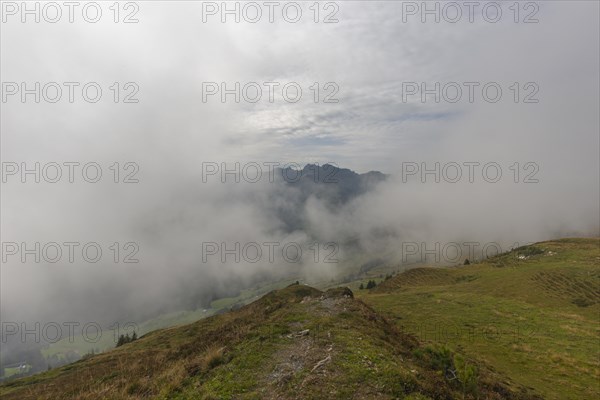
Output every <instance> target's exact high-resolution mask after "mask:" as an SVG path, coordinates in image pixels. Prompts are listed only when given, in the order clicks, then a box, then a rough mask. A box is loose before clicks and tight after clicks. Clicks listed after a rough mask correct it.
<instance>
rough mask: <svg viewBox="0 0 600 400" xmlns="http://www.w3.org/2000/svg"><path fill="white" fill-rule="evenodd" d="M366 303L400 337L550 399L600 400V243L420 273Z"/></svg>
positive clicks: (551, 245) (539, 248)
mask: <svg viewBox="0 0 600 400" xmlns="http://www.w3.org/2000/svg"><path fill="white" fill-rule="evenodd" d="M536 253H537V254H536ZM358 295H359V296H361V298H362V299H363V300H364V301H365V302H366V303H368V304H370V305H371V306H373V307H374V309H375V310H377V311H379V312H381V313H383V314H384V315H386V316H387V317H388V318H389V319H390V320H393V321H395V323H396V325H397V327H398V328H399V329H401V330H403V331H405V332H412V333H414V334H415V335H416V336H417V337H418V338H419V339H420V340H422V341H425V342H430V343H445V344H446V345H447V346H449V347H450V348H453V349H460V351H461V352H464V353H465V354H467V355H469V356H473V357H476V358H478V359H481V360H483V361H485V362H486V363H488V364H490V365H493V366H494V368H495V369H496V370H497V371H498V372H500V373H502V374H504V375H506V376H509V377H511V378H512V379H513V380H514V381H515V382H518V383H520V384H522V385H526V386H529V387H532V388H534V389H535V390H536V392H538V393H541V394H542V395H543V396H544V397H545V398H548V399H591V398H599V397H600V325H599V323H600V240H598V239H565V240H560V241H552V242H543V243H538V244H536V245H534V246H528V247H527V248H522V249H519V250H517V251H513V252H511V253H509V254H505V255H502V256H499V257H495V258H493V259H490V260H487V261H486V262H484V263H482V264H478V265H470V266H465V267H461V268H444V269H433V268H419V269H415V270H410V271H407V272H405V273H403V274H400V275H398V276H396V277H394V278H393V279H391V280H389V281H387V282H385V283H384V284H382V285H381V286H380V287H379V288H377V289H376V290H374V291H372V292H371V293H368V294H367V293H366V292H364V291H361V292H360V293H359V294H358Z"/></svg>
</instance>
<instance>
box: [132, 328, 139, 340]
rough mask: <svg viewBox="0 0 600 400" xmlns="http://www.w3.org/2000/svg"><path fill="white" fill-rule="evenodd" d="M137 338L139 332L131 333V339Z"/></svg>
mask: <svg viewBox="0 0 600 400" xmlns="http://www.w3.org/2000/svg"><path fill="white" fill-rule="evenodd" d="M137 338H138V337H137V333H136V332H135V331H133V335H131V341H132V342H133V341H134V340H137Z"/></svg>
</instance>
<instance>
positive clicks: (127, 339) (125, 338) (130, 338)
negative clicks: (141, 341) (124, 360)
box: [115, 331, 138, 347]
mask: <svg viewBox="0 0 600 400" xmlns="http://www.w3.org/2000/svg"><path fill="white" fill-rule="evenodd" d="M137 338H138V337H137V333H136V332H135V331H133V334H132V335H131V336H129V333H127V334H125V335H120V336H119V339H118V340H117V345H116V346H115V347H121V346H123V345H124V344H127V343H131V342H133V341H136V340H137Z"/></svg>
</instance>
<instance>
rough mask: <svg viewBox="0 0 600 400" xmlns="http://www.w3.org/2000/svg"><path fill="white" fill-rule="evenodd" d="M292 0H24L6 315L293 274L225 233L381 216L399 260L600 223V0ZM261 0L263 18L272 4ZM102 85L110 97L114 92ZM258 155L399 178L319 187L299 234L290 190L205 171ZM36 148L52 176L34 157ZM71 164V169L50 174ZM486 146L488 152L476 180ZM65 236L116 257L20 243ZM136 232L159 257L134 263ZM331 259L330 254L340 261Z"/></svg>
mask: <svg viewBox="0 0 600 400" xmlns="http://www.w3.org/2000/svg"><path fill="white" fill-rule="evenodd" d="M7 3H10V4H9V5H7ZM289 3H290V2H287V4H288V6H287V8H286V9H285V10H286V11H285V12H284V11H283V10H284V5H286V2H281V4H280V5H279V6H277V8H276V9H275V10H274V11H273V22H270V21H269V18H268V13H269V9H268V7H267V6H265V5H264V4H263V2H256V3H252V4H253V6H252V7H254V8H244V3H238V5H237V7H239V10H240V15H239V19H240V20H239V22H236V21H235V15H234V14H223V13H222V4H221V2H216V3H215V2H204V3H201V2H190V1H175V2H166V1H144V2H130V3H127V4H128V5H126V4H125V3H121V4H120V7H119V13H118V22H115V18H116V17H117V15H116V14H115V10H114V9H111V8H110V7H111V5H112V2H98V3H97V4H98V8H100V10H101V17H100V18H99V21H98V22H95V23H92V22H89V21H91V20H94V19H95V18H96V17H95V15H96V14H95V10H96V9H95V8H91V9H89V8H88V9H86V10H87V11H86V13H85V14H84V13H83V11H82V10H83V8H84V5H85V4H86V2H82V3H81V6H80V7H79V8H76V9H75V10H74V11H73V19H74V21H73V22H72V23H70V22H69V20H68V8H67V7H66V6H64V5H61V4H62V3H58V4H59V8H60V11H61V18H60V20H58V21H57V22H55V23H52V22H48V20H53V19H55V18H57V14H55V11H56V10H55V9H51V8H44V7H45V3H39V4H40V5H39V9H40V16H39V17H40V18H39V19H40V21H39V22H36V21H35V19H34V18H35V15H33V14H32V15H28V14H25V15H22V10H21V9H20V7H21V3H20V2H16V3H13V2H6V3H3V6H2V7H3V8H2V18H3V20H2V25H1V32H0V33H1V38H0V45H1V54H0V55H1V61H0V67H1V71H0V75H1V81H2V103H1V121H0V128H1V146H0V147H1V150H0V155H1V158H2V172H3V177H2V178H3V181H2V193H1V201H2V202H1V213H2V215H1V216H2V218H1V219H2V223H1V234H2V242H3V256H6V259H3V260H2V261H3V263H2V269H1V270H0V277H1V284H0V286H1V300H2V302H1V306H0V309H1V311H2V320H3V321H39V320H41V321H49V320H57V321H64V320H73V319H76V320H82V319H87V320H90V319H97V320H99V321H102V322H103V323H108V322H109V321H110V320H111V319H112V320H114V319H118V318H122V317H123V314H127V315H128V316H130V315H133V314H132V312H133V311H131V310H139V309H144V308H148V309H152V310H155V309H159V308H160V306H159V304H161V303H165V302H170V301H176V300H173V299H176V298H178V293H179V292H180V291H182V290H188V291H189V290H198V291H201V290H203V289H202V286H199V287H194V286H193V284H192V283H191V282H197V281H189V285H188V286H190V287H188V286H185V285H183V286H182V283H181V282H182V281H183V282H185V281H186V279H187V278H188V277H189V276H190V274H192V273H194V274H200V276H201V277H202V278H206V279H203V280H201V281H204V284H208V283H207V282H210V284H211V285H213V284H216V283H215V282H219V283H218V284H223V285H224V284H225V283H224V282H227V280H228V279H232V278H239V279H241V280H242V281H243V280H245V279H250V277H251V276H253V274H255V273H259V272H260V273H266V274H270V275H269V276H273V277H275V276H278V273H279V272H277V271H280V270H279V269H277V266H276V265H275V264H276V263H269V262H259V263H255V264H252V265H250V264H251V263H250V264H249V263H233V264H230V263H222V262H217V261H215V262H214V263H213V264H211V265H204V264H201V263H200V262H199V261H198V260H199V258H200V254H202V253H201V251H202V249H201V247H202V245H201V243H205V242H208V241H210V242H219V243H220V242H222V241H228V242H236V241H237V242H241V243H246V242H249V241H256V242H264V241H269V240H270V241H279V242H284V241H299V242H306V241H309V240H310V239H311V238H315V237H316V238H318V239H319V240H321V241H323V243H325V242H343V241H344V240H346V239H348V238H358V240H359V242H360V246H359V247H360V249H363V250H365V251H367V252H370V253H381V254H386V256H389V257H390V260H393V261H397V259H398V258H399V257H400V255H399V253H398V249H399V248H400V247H401V246H400V243H401V242H404V241H411V242H419V243H421V242H423V241H424V242H427V243H436V242H440V243H449V242H451V241H480V242H482V243H483V242H486V241H498V242H501V243H515V242H521V243H526V242H533V241H538V240H547V239H551V238H557V237H564V236H573V235H588V236H589V235H595V236H598V235H599V233H598V232H599V225H600V223H599V219H600V215H599V212H600V211H599V208H600V203H599V202H600V194H599V191H600V188H599V179H600V178H599V172H598V171H599V169H600V165H599V146H600V143H599V131H600V122H599V109H600V102H599V91H600V79H599V71H600V61H599V60H600V58H599V49H600V43H599V41H600V39H599V37H600V34H599V21H598V15H599V7H600V6H599V4H598V3H597V2H591V1H547V2H543V1H540V2H529V3H526V2H521V3H519V4H520V6H519V7H518V13H517V10H516V9H514V8H512V9H511V8H510V7H511V5H512V4H513V2H499V3H494V2H492V3H493V4H492V5H490V4H489V3H490V2H478V3H477V4H478V5H477V7H476V8H475V9H474V11H473V15H472V17H473V22H471V21H470V20H469V18H470V15H469V10H468V9H467V8H464V6H463V7H462V8H461V13H462V14H461V15H462V16H461V17H460V18H458V14H455V11H456V10H455V9H452V8H450V7H448V6H447V5H446V3H436V2H428V4H429V6H430V7H431V9H433V7H436V4H437V7H439V9H440V13H441V14H440V18H439V19H440V20H439V22H436V21H435V15H433V14H424V13H423V11H424V10H423V9H421V4H422V3H421V2H400V1H398V2H393V1H368V2H367V1H337V2H321V3H319V6H318V7H315V6H314V5H313V2H296V3H293V2H292V3H293V4H291V5H289ZM458 3H459V4H462V2H458ZM29 4H30V5H31V7H32V9H33V7H34V3H33V2H31V3H29ZM454 4H456V3H454ZM228 5H229V7H231V8H230V9H233V7H235V6H236V2H228ZM255 5H257V6H255ZM246 7H248V6H246ZM256 7H258V9H260V10H261V13H262V17H261V18H260V20H259V21H258V22H256V23H252V22H251V21H250V20H252V19H253V18H254V17H255V15H257V14H254V12H255V10H256ZM310 7H313V8H310ZM498 7H499V8H500V10H501V12H502V14H501V15H500V14H497V13H496V12H497V10H498ZM513 7H514V6H513ZM297 9H300V10H302V14H301V17H300V18H299V20H298V21H297V22H292V21H294V20H295V19H296V17H297V15H298V14H296V13H295V12H296V11H297ZM484 9H485V10H486V11H485V12H486V13H484V11H483V10H484ZM44 10H45V11H44ZM244 10H245V11H244ZM316 10H318V22H315V18H316ZM22 18H25V22H22ZM222 18H225V22H223V20H222ZM125 19H128V21H129V22H132V23H125V22H124V20H125ZM455 19H456V21H455V22H451V20H455ZM134 20H137V22H134ZM496 20H497V21H496ZM325 21H327V23H326V22H325ZM493 21H496V22H493ZM536 21H537V22H536ZM35 82H40V89H39V91H38V93H39V96H40V101H39V102H36V101H35V96H36V94H35V93H34V94H31V93H30V94H28V95H25V97H24V99H25V101H24V102H23V101H22V100H23V98H22V97H21V95H22V89H23V88H25V89H29V90H33V91H34V92H35ZM52 82H55V84H49V83H52ZM65 82H71V84H69V85H71V86H69V85H67V84H65ZM22 83H25V86H24V87H23V86H21V84H22ZM236 83H239V87H240V90H239V92H238V94H239V98H240V100H239V102H236V101H235V97H236V94H235V93H233V94H232V93H231V92H230V94H228V95H225V97H224V99H225V101H222V97H221V95H222V89H223V88H225V89H228V90H230V91H231V90H232V89H235V88H236ZM222 84H223V85H225V86H224V87H223V86H222ZM436 84H439V90H438V91H437V95H438V97H439V102H436V101H435V100H436V93H435V92H436V90H435V88H436ZM85 85H88V86H85ZM269 85H271V86H269ZM286 85H287V86H286ZM423 85H424V86H423ZM57 86H58V87H60V89H61V91H62V92H61V96H60V98H59V99H58V100H57V101H56V102H51V101H49V100H53V99H55V98H57V96H58V94H57V93H58V92H57V91H56V87H57ZM84 86H85V87H88V89H89V91H86V92H85V93H86V96H88V97H87V98H86V97H84V94H83V92H82V88H83V87H84ZM69 87H73V101H72V102H70V101H69ZM90 87H91V89H90ZM97 87H100V89H101V90H102V96H101V97H100V98H99V100H98V101H97V102H92V101H91V100H94V96H95V93H96V92H95V90H96V89H95V88H97ZM244 87H245V88H246V89H242V88H244ZM257 87H258V88H260V94H261V97H260V99H259V100H257V101H256V102H253V100H254V99H256V98H257V94H258V93H259V92H257V91H256V89H257ZM270 87H274V89H273V98H272V99H270V94H271V92H270V89H269V88H270ZM283 87H287V88H288V89H289V90H288V91H283ZM43 88H46V89H47V91H46V89H43ZM297 88H300V89H301V91H302V95H301V96H300V97H299V99H298V100H297V101H295V100H296V95H297V93H298V91H297ZM317 88H318V90H317ZM457 88H459V89H460V90H461V93H462V97H461V98H460V100H456V99H457V95H458V91H457ZM470 88H472V90H473V92H472V93H470ZM484 88H486V89H485V90H484ZM498 88H500V90H501V91H502V95H501V96H500V97H498V96H497V93H498V92H497V90H498ZM422 89H426V90H429V92H427V93H429V94H427V93H426V94H425V95H423V93H422V92H423V91H422ZM244 90H246V91H244ZM215 91H216V92H215ZM233 91H234V92H235V90H233ZM432 91H433V92H432ZM117 92H118V94H119V97H118V101H115V94H116V93H117ZM470 94H472V101H470V99H469V95H470ZM286 96H287V97H286ZM315 96H316V97H315ZM315 98H316V101H315ZM248 99H250V100H251V101H249V100H248ZM454 100H456V102H454ZM126 101H130V102H126ZM131 101H133V102H131ZM252 162H255V163H259V164H260V165H265V164H264V163H280V165H286V164H288V163H295V164H292V165H299V166H303V165H304V164H306V163H320V164H325V163H334V164H336V165H338V166H340V167H344V168H349V169H352V170H354V171H357V172H359V173H365V172H368V171H372V170H376V171H381V172H384V173H386V174H390V175H391V178H390V179H389V181H388V182H387V183H386V184H385V185H383V186H382V187H380V188H379V189H377V190H375V191H373V192H372V193H369V194H367V195H365V196H363V197H361V198H359V199H357V200H356V201H354V202H352V203H351V204H348V205H346V206H344V207H340V208H339V209H336V210H333V211H332V210H331V209H329V208H327V207H326V206H325V205H323V204H321V203H319V201H318V200H317V199H310V200H309V201H308V202H307V204H306V206H305V209H303V210H301V212H302V213H303V215H304V216H305V217H306V221H307V225H306V228H305V229H301V230H298V231H297V232H294V233H293V234H292V235H289V234H288V233H285V234H284V233H282V230H281V228H280V226H279V221H277V220H276V219H275V218H273V215H272V214H271V213H270V212H269V207H270V206H271V203H270V201H272V198H273V193H274V192H277V190H278V189H276V188H274V187H273V185H268V184H267V185H263V184H248V182H242V184H241V185H224V184H221V182H220V181H219V179H218V178H217V177H218V174H217V175H215V176H213V175H210V176H209V178H210V179H209V182H204V179H203V177H204V178H206V170H205V168H206V164H203V163H217V164H218V165H219V166H221V163H228V165H229V167H230V168H233V167H232V165H234V164H235V163H239V164H240V165H242V166H244V165H248V163H252ZM23 163H24V164H23ZM35 163H40V176H41V178H40V182H39V183H37V182H35V176H34V175H32V174H29V175H27V174H25V175H24V176H23V174H22V170H23V167H24V166H25V167H27V168H29V169H33V168H35ZM54 163H57V164H59V165H60V166H61V172H62V175H61V179H59V180H58V182H56V183H51V182H49V181H51V180H52V179H53V178H52V177H53V176H54V172H53V171H55V169H53V168H54V167H55V164H54ZM64 163H78V164H70V165H72V166H73V168H74V175H73V182H69V179H68V177H67V175H68V171H69V169H68V167H67V166H66V165H65V164H64ZM89 163H96V164H92V165H91V166H89V168H90V169H86V175H85V178H84V177H83V175H82V173H81V171H82V169H83V166H84V165H87V164H89ZM115 163H117V164H115ZM436 163H439V165H440V167H439V168H440V175H441V179H440V182H436V181H435V176H433V175H425V176H424V179H425V182H423V181H422V179H421V172H422V170H424V169H432V168H433V169H435V166H436ZM465 163H467V164H466V165H473V168H475V169H474V177H473V181H472V182H470V181H469V179H468V178H467V175H468V172H469V169H468V166H465ZM469 163H476V164H469ZM457 164H458V165H459V166H461V174H462V175H461V179H459V180H458V182H456V183H454V182H452V180H453V178H452V177H453V176H454V175H453V174H452V168H454V167H455V166H456V165H457ZM488 164H490V165H491V167H492V170H491V172H490V170H486V172H485V175H484V172H483V166H484V165H488ZM415 166H416V167H417V168H418V170H417V172H415V171H414V168H415ZM44 167H46V169H45V170H44ZM444 167H447V169H444ZM15 168H18V169H17V170H15ZM498 168H499V169H500V172H501V176H500V177H499V178H498V181H497V182H496V181H495V178H494V177H495V175H494V173H495V171H497V170H498ZM98 169H99V170H101V172H102V175H101V177H98V178H97V179H98V182H95V183H91V182H89V181H94V180H96V172H97V171H98ZM43 171H45V172H43ZM442 171H444V172H443V173H442ZM517 171H518V174H517ZM117 172H118V175H117ZM203 172H204V175H203ZM219 172H220V171H219ZM263 172H264V171H263ZM488 172H489V175H488ZM446 173H447V174H446ZM444 174H446V175H444ZM23 179H24V180H25V182H22V180H23ZM86 179H87V180H86ZM115 180H117V181H118V183H115ZM242 180H243V179H242ZM136 181H137V182H136ZM285 196H288V194H286V195H285ZM285 196H283V198H284V199H286V197H285ZM290 212H300V211H298V210H290ZM378 232H394V234H393V235H391V238H390V236H385V235H383V236H384V237H385V238H384V239H381V235H380V234H379V233H378ZM55 242H56V243H65V242H77V243H80V246H79V248H80V247H83V245H84V244H86V243H97V244H99V246H100V247H101V249H102V250H103V253H102V258H101V259H100V261H99V262H97V263H92V262H89V261H87V260H82V257H81V256H80V253H77V254H79V255H78V256H76V257H75V262H73V263H70V262H65V258H66V255H64V257H63V258H61V259H60V260H59V262H56V263H48V262H45V261H44V260H43V259H42V261H40V262H39V263H37V262H34V261H32V260H33V256H29V258H27V257H26V259H25V262H23V261H22V259H21V257H20V255H21V253H22V251H21V250H22V247H19V253H18V254H16V255H13V254H8V253H11V252H12V250H14V248H12V247H6V246H9V245H8V244H6V243H12V244H14V243H17V244H19V245H21V244H22V243H26V245H28V246H30V248H31V247H32V246H33V247H34V246H35V243H40V244H41V245H40V246H41V247H43V246H44V244H48V243H55ZM115 242H116V243H118V245H117V247H118V248H119V254H116V255H115V252H116V251H115V250H114V248H113V249H111V246H112V245H113V244H114V243H115ZM126 246H128V247H126ZM61 248H62V250H63V251H64V250H65V249H66V247H65V246H64V245H62V246H61ZM92 250H93V249H92ZM133 253H135V254H134V255H133V256H132V257H133V258H136V259H139V260H140V262H139V263H136V264H126V263H124V262H122V261H123V260H124V259H125V257H127V256H128V255H131V254H133ZM344 254H346V255H347V254H354V253H352V252H351V251H350V250H348V249H346V250H344V249H341V250H340V256H341V257H343V256H344ZM114 257H116V258H117V260H118V261H119V262H113V260H112V259H113V258H114ZM279 261H281V260H279ZM321 261H322V260H319V262H317V263H314V265H313V264H311V263H308V264H311V265H308V266H307V267H306V268H307V271H310V273H313V274H320V273H323V270H326V271H328V272H327V274H329V273H333V272H335V271H333V272H332V271H331V270H330V269H329V268H330V267H331V266H327V265H323V263H322V262H321ZM198 271H199V272H198ZM327 274H325V275H327ZM327 276H328V275H327ZM182 288H183V289H182ZM115 299H118V301H119V303H118V306H115V304H113V303H114V302H115V301H116V300H115ZM121 309H122V310H123V312H122V313H120V311H119V310H121Z"/></svg>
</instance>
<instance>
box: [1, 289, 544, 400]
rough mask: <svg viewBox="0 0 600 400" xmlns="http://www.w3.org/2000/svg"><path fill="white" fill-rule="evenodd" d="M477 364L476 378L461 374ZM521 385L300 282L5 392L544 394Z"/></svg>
mask: <svg viewBox="0 0 600 400" xmlns="http://www.w3.org/2000/svg"><path fill="white" fill-rule="evenodd" d="M475 367H476V368H477V372H476V375H475V376H474V377H472V378H469V377H468V374H467V375H464V374H462V375H461V371H463V372H469V371H475V369H474V368H475ZM463 375H464V376H463ZM456 376H460V377H462V380H463V381H464V384H463V383H461V379H459V378H456ZM507 383H508V384H507ZM510 386H512V387H513V389H510V388H509V387H510ZM516 387H517V386H516V384H514V383H510V382H509V381H508V380H507V378H506V377H502V376H500V375H498V374H497V373H496V372H494V371H492V370H491V369H490V368H488V366H486V365H485V364H483V363H481V362H479V361H477V360H470V359H469V360H467V361H465V360H464V359H462V358H461V357H460V356H459V355H453V354H450V353H447V352H445V351H444V349H435V348H424V347H422V346H421V345H420V344H419V343H418V341H417V340H415V338H414V337H412V336H410V335H405V334H402V333H401V332H400V331H399V330H397V329H396V328H395V327H394V326H393V324H390V323H389V322H388V321H387V320H386V319H384V318H382V317H381V316H380V315H378V314H377V313H376V312H375V311H373V309H371V308H370V307H369V306H367V305H366V304H364V303H363V302H362V301H360V300H357V299H355V298H353V294H352V292H351V291H350V290H348V289H343V288H339V289H332V290H328V291H326V292H321V291H319V290H317V289H314V288H311V287H308V286H304V285H292V286H289V287H287V288H285V289H282V290H279V291H273V292H270V293H269V294H267V295H265V296H264V297H262V298H261V299H259V300H258V301H255V302H254V303H251V304H249V305H247V306H244V307H242V308H240V309H239V310H237V311H232V312H229V313H226V314H222V315H217V316H213V317H209V318H207V319H204V320H201V321H198V322H196V323H193V324H190V325H185V326H181V327H175V328H170V329H163V330H158V331H154V332H152V333H149V334H147V335H145V336H143V337H142V338H140V339H138V340H137V341H135V342H132V343H129V344H126V345H124V346H121V347H119V348H117V349H114V350H112V351H109V352H106V353H103V354H98V355H95V356H92V357H90V358H87V359H85V360H82V361H78V362H76V363H74V364H71V365H68V366H65V367H62V368H58V369H55V370H51V371H48V372H46V373H42V374H39V375H36V376H33V377H29V378H24V379H20V380H16V381H13V382H11V383H7V384H5V385H3V386H1V387H0V394H1V395H2V398H3V399H7V400H8V399H98V398H111V399H136V398H162V399H217V398H219V399H221V398H236V399H258V398H260V399H276V398H299V399H314V398H322V399H330V398H339V399H347V398H359V399H367V398H375V397H377V398H383V399H386V398H387V399H395V398H407V399H452V398H462V396H463V391H464V392H465V393H467V394H466V398H470V395H469V394H468V393H476V392H478V393H479V395H480V396H482V398H488V399H533V398H536V397H534V396H532V395H528V394H527V391H526V390H525V389H523V388H518V390H515V389H514V388H516Z"/></svg>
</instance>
